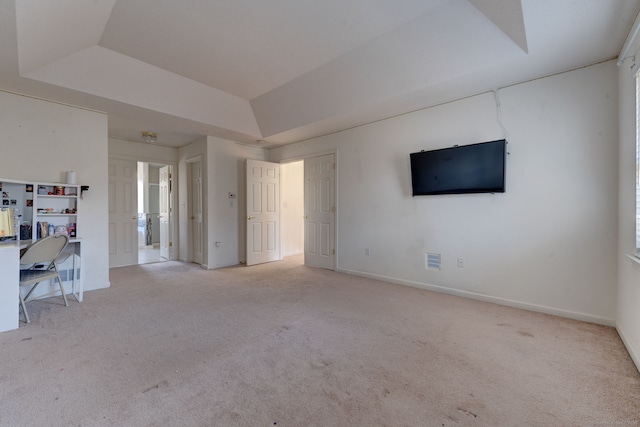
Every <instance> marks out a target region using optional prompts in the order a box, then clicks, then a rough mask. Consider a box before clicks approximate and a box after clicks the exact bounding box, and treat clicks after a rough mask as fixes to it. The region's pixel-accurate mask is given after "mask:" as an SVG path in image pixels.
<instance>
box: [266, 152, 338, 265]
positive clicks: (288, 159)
mask: <svg viewBox="0 0 640 427" xmlns="http://www.w3.org/2000/svg"><path fill="white" fill-rule="evenodd" d="M328 154H333V155H334V159H335V162H336V167H335V169H334V170H333V179H334V185H335V198H336V199H335V208H336V210H335V212H334V216H333V220H334V225H335V227H334V229H333V241H334V242H335V251H336V252H335V254H333V271H339V270H340V268H339V266H338V260H339V257H338V255H339V252H340V249H339V245H338V230H339V221H338V210H339V209H340V207H339V203H338V200H339V188H340V186H339V185H338V178H339V174H338V161H339V159H338V149H332V150H323V151H318V152H315V153H309V154H304V155H302V156H295V157H286V158H284V159H281V160H280V161H278V162H277V163H280V164H287V163H292V162H298V161H301V160H302V161H304V160H305V159H310V158H313V157H320V156H325V155H328ZM303 179H304V178H303ZM281 184H282V183H281ZM303 197H304V196H303ZM304 238H305V247H306V239H307V230H306V227H305V230H304ZM280 248H281V250H282V235H281V236H280Z"/></svg>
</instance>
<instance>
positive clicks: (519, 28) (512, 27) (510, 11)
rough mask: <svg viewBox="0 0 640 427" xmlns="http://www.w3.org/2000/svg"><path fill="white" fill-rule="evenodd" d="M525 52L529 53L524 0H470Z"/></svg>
mask: <svg viewBox="0 0 640 427" xmlns="http://www.w3.org/2000/svg"><path fill="white" fill-rule="evenodd" d="M468 1H469V3H471V4H472V5H473V6H474V7H475V8H476V9H478V10H479V11H480V12H481V13H482V14H483V15H485V16H486V17H487V18H489V20H490V21H491V22H493V24H494V25H495V26H496V27H498V28H499V29H500V30H501V31H502V32H503V33H505V34H506V35H507V36H508V37H509V38H510V39H511V40H513V42H514V43H515V44H517V45H518V47H520V49H522V50H523V51H524V52H526V53H529V47H528V44H527V32H526V29H525V26H524V16H523V14H522V0H468Z"/></svg>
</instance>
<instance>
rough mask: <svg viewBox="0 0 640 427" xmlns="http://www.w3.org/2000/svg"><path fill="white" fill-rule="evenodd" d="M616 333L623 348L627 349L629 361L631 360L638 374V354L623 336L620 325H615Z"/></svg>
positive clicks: (639, 359)
mask: <svg viewBox="0 0 640 427" xmlns="http://www.w3.org/2000/svg"><path fill="white" fill-rule="evenodd" d="M616 331H618V335H619V336H620V339H621V340H622V342H623V343H624V346H625V347H626V348H627V351H628V352H629V356H631V360H633V363H634V364H635V365H636V369H637V370H638V372H640V356H638V353H636V351H635V349H634V348H633V346H632V345H631V342H630V341H629V339H628V338H627V336H626V335H625V334H624V331H623V330H622V328H621V327H620V325H616Z"/></svg>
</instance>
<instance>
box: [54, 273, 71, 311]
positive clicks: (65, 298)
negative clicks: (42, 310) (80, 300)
mask: <svg viewBox="0 0 640 427" xmlns="http://www.w3.org/2000/svg"><path fill="white" fill-rule="evenodd" d="M56 279H58V285H60V292H62V298H63V299H64V306H65V307H69V303H68V302H67V296H66V295H65V294H64V286H62V280H60V275H59V274H58V276H57V277H56Z"/></svg>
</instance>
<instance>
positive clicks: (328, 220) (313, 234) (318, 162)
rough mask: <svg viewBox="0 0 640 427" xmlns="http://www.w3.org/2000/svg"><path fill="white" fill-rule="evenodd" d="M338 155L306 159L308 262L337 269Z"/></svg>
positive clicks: (305, 208)
mask: <svg viewBox="0 0 640 427" xmlns="http://www.w3.org/2000/svg"><path fill="white" fill-rule="evenodd" d="M335 206H336V195H335V155H334V154H328V155H326V156H319V157H311V158H307V159H304V220H305V221H304V224H305V234H304V263H305V265H308V266H311V267H320V268H327V269H330V270H334V269H335V253H336V252H335V211H336V209H335Z"/></svg>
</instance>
